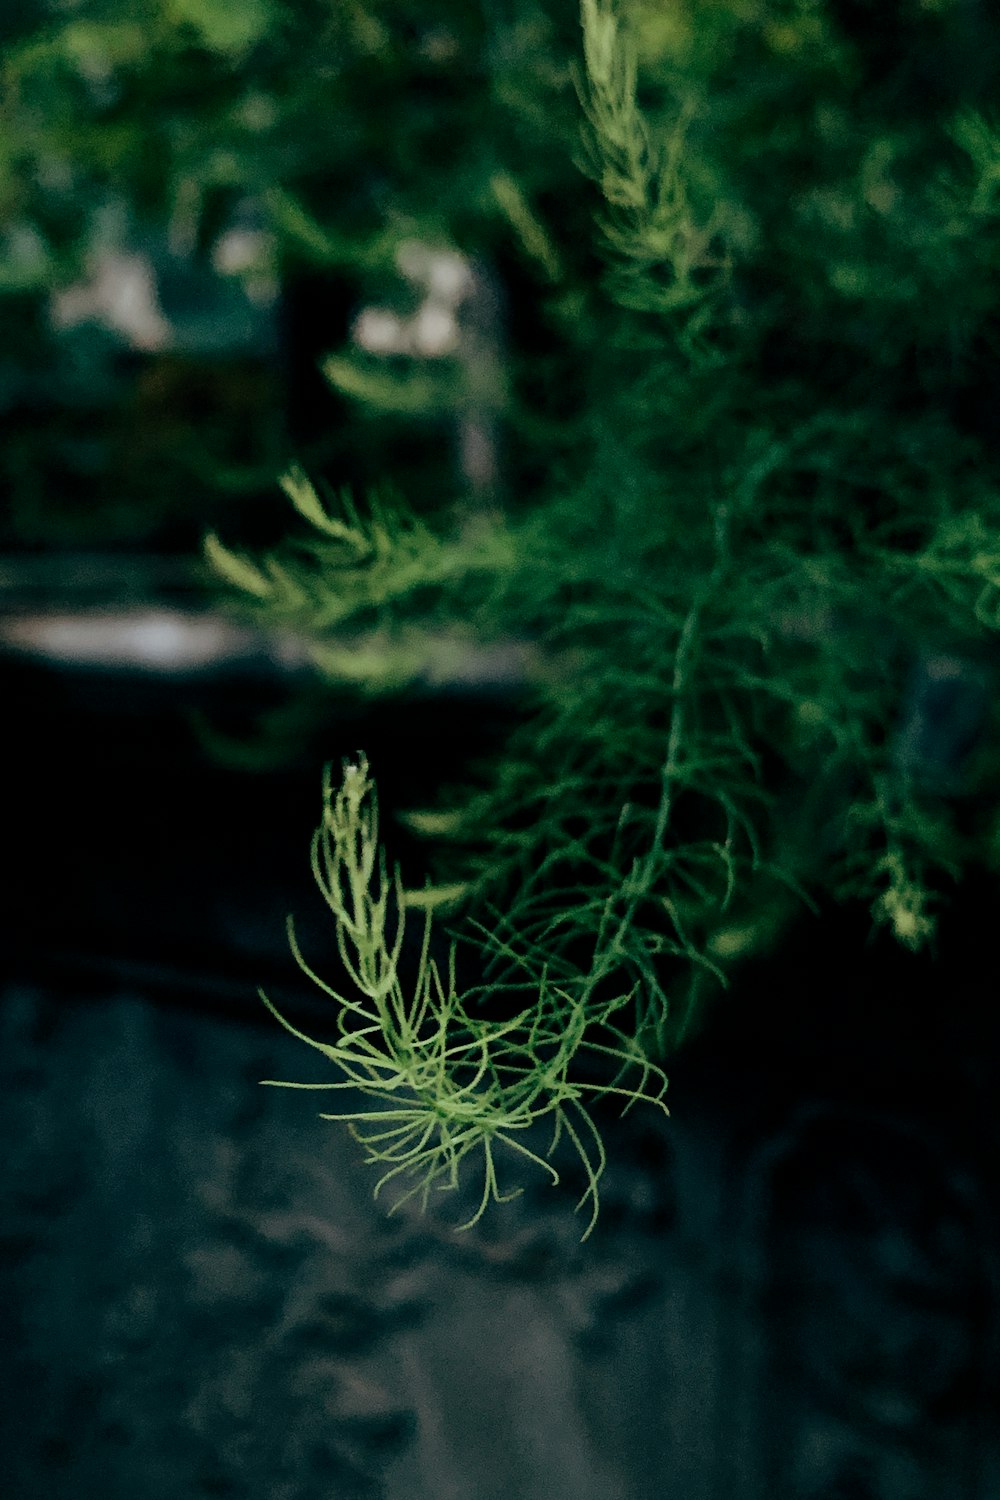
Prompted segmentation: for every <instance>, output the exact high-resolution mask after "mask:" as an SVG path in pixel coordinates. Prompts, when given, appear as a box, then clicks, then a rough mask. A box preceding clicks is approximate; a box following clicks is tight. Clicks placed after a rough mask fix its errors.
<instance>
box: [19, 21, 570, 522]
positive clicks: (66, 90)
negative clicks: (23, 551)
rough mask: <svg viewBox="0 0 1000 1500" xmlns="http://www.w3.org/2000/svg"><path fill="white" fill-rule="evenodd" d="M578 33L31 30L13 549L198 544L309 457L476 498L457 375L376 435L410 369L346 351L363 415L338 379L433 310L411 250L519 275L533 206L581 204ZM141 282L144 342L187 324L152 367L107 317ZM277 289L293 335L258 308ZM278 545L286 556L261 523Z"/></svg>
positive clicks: (25, 66)
mask: <svg viewBox="0 0 1000 1500" xmlns="http://www.w3.org/2000/svg"><path fill="white" fill-rule="evenodd" d="M552 11H553V13H552V14H551V15H550V14H548V13H547V8H546V7H545V6H543V5H538V4H529V5H522V4H517V5H514V6H507V5H506V4H485V5H484V4H480V3H475V0H458V3H454V0H453V3H449V4H447V5H445V6H443V7H436V6H433V5H428V4H427V3H426V0H383V3H376V4H369V3H363V4H362V3H354V0H344V3H332V0H297V3H295V4H294V5H292V4H282V3H279V0H242V3H241V4H239V5H238V6H233V5H229V4H225V3H222V0H136V3H135V4H132V5H129V6H128V7H127V9H126V10H125V11H124V12H123V9H122V7H121V6H120V5H117V4H115V3H113V0H77V3H73V4H56V3H50V4H42V3H38V4H35V5H33V6H31V5H26V6H25V7H23V8H20V9H19V14H18V23H19V24H18V25H16V26H15V25H14V24H13V23H12V22H10V23H8V27H7V29H8V36H7V38H6V41H5V46H4V51H3V63H2V73H0V98H2V103H3V113H4V124H5V128H4V132H3V134H2V138H0V299H2V301H0V306H2V308H3V312H4V316H5V319H6V324H7V326H8V327H9V328H11V329H12V330H16V333H17V337H16V338H15V339H14V340H8V341H7V343H8V347H7V351H6V353H5V356H4V358H3V360H2V362H0V421H2V422H3V429H4V430H3V437H4V444H3V451H4V462H3V470H2V473H0V482H2V483H3V484H4V486H5V488H6V489H7V490H8V493H9V495H10V499H11V504H10V507H9V512H8V514H9V517H10V518H12V520H13V526H14V530H15V532H16V533H17V534H18V535H20V536H21V538H22V539H23V540H27V541H29V542H36V541H42V540H45V539H51V540H53V541H56V542H77V543H79V542H86V541H88V540H90V541H94V542H97V543H100V542H102V541H105V542H106V541H114V540H115V539H116V538H117V539H121V538H128V537H129V536H132V537H143V536H145V537H146V538H151V539H154V540H155V539H158V538H159V539H163V538H164V537H166V539H167V541H168V542H173V543H174V544H177V543H178V542H181V541H183V540H184V539H185V538H187V537H189V536H190V534H191V530H192V527H193V521H194V518H195V517H200V518H201V520H202V521H204V520H206V519H207V520H208V521H209V522H212V521H214V520H216V519H217V518H218V517H219V515H220V514H221V513H223V510H224V509H225V508H226V506H227V500H228V501H231V500H233V499H243V500H244V501H246V500H259V498H260V496H261V494H262V493H263V487H264V486H265V485H266V483H267V481H268V478H273V475H274V473H275V472H277V470H278V469H279V468H280V466H281V464H282V462H284V461H285V460H287V458H288V457H289V456H290V455H291V454H292V453H293V452H294V454H295V455H297V456H298V457H300V458H303V459H308V460H309V462H310V463H311V465H312V467H313V470H314V471H315V470H316V469H320V470H322V471H324V472H330V473H331V474H334V475H335V476H336V477H337V479H338V480H340V481H343V480H344V479H349V480H352V481H355V482H361V483H367V482H369V481H371V480H373V479H374V478H375V477H376V475H377V474H378V473H379V472H380V471H384V469H385V467H386V465H387V460H388V467H389V468H390V469H392V468H396V467H398V468H404V467H405V469H406V471H407V473H408V475H409V480H410V485H411V486H412V485H413V484H414V481H415V483H416V487H417V488H418V489H420V490H421V491H423V492H424V494H425V495H426V497H427V498H428V501H429V502H430V501H431V497H433V496H434V494H435V492H436V491H440V490H441V489H442V488H443V487H449V486H450V487H451V488H454V484H455V469H456V461H455V456H454V446H455V444H454V422H455V417H456V414H460V412H461V410H462V408H463V405H464V404H467V403H468V401H469V400H472V399H475V397H474V395H470V393H469V391H468V389H467V387H468V381H466V382H465V384H464V386H463V385H462V382H457V381H456V380H455V379H451V380H448V379H444V384H445V386H446V387H447V388H448V392H449V393H450V394H448V395H447V396H446V397H445V399H443V400H442V399H441V396H440V390H439V388H440V387H441V383H442V378H443V375H442V373H441V372H436V373H435V377H434V380H431V381H429V382H428V380H427V379H424V381H423V386H422V387H421V386H420V385H419V383H417V384H414V382H413V381H412V380H411V381H410V382H409V389H408V395H407V398H406V399H405V400H404V402H403V403H402V405H401V406H400V404H399V402H398V401H397V402H395V403H394V402H393V401H392V400H383V402H382V404H381V406H380V407H379V408H378V409H377V410H376V411H375V412H374V413H370V407H371V403H370V402H369V401H367V400H365V399H364V397H365V395H366V394H367V393H368V392H369V391H370V389H371V387H372V384H373V380H372V375H373V374H374V375H375V376H377V379H376V380H375V381H374V384H375V386H376V387H377V386H378V384H379V382H382V383H383V385H384V382H385V380H386V378H387V376H388V374H389V370H388V368H387V366H391V365H393V364H395V365H396V366H399V365H400V364H403V365H405V364H406V363H407V361H406V360H405V359H402V360H398V359H397V360H395V361H393V360H389V361H386V360H385V359H378V360H375V359H371V358H368V359H366V358H364V357H363V356H362V354H361V353H360V351H359V350H357V349H356V348H355V349H353V350H350V349H348V350H347V351H346V354H347V358H348V359H349V361H350V363H351V364H352V367H353V373H352V374H349V373H348V372H347V370H346V365H345V363H344V361H342V362H341V367H340V368H341V376H342V379H341V382H340V384H341V386H342V388H344V387H346V394H345V395H344V397H343V399H342V400H341V401H339V402H338V401H337V400H335V399H334V397H333V396H332V395H331V392H330V391H329V389H328V387H327V386H326V385H325V384H324V383H323V381H322V380H321V378H320V376H319V374H318V370H317V365H318V361H319V359H320V358H321V357H322V356H324V355H326V354H328V353H330V352H331V351H332V350H335V349H337V348H340V347H341V346H344V345H345V344H346V342H347V335H348V331H349V326H350V323H351V320H352V318H353V317H354V316H355V314H356V313H357V311H358V309H359V308H360V307H362V306H363V305H365V304H366V303H368V302H371V301H374V302H381V303H386V302H388V303H389V304H390V305H394V306H395V307H396V308H397V309H398V310H399V311H400V312H401V314H403V315H406V314H409V313H412V312H413V310H414V308H415V307H416V306H417V304H418V302H419V298H420V288H419V287H417V288H415V287H414V285H413V284H412V281H410V282H408V281H407V280H406V279H405V278H404V277H402V276H401V275H400V271H399V267H398V253H399V250H400V247H401V246H402V245H404V244H405V243H406V242H407V241H408V240H409V241H415V242H417V243H421V244H429V245H431V246H436V245H444V246H460V247H461V250H462V252H463V254H464V255H465V256H466V257H467V258H468V261H469V262H470V263H471V264H483V265H486V266H488V267H489V270H490V275H491V276H494V275H495V271H496V267H497V265H498V263H499V262H502V261H504V260H505V259H506V260H516V259H517V257H518V256H519V255H520V249H519V243H520V242H519V237H518V235H517V234H515V233H514V231H513V230H512V226H511V216H512V215H513V218H514V220H516V221H517V222H518V223H519V224H520V226H521V228H522V230H523V226H524V224H525V223H526V222H528V219H530V218H531V215H532V214H533V212H534V210H533V209H532V207H531V205H532V203H533V202H534V201H535V200H536V198H537V197H538V196H539V195H540V194H542V195H544V194H545V193H546V192H547V193H549V194H550V195H551V194H554V193H556V192H557V191H558V190H559V187H560V185H561V184H563V183H564V181H565V170H566V155H567V149H568V147H567V141H568V138H569V135H570V133H571V131H572V130H573V128H575V127H574V122H573V111H574V98H573V88H572V81H571V77H570V67H569V58H570V56H571V52H572V46H573V42H572V28H573V17H572V15H570V14H567V15H560V14H559V11H560V8H559V7H553V8H552ZM504 184H506V188H507V190H506V191H505V188H504ZM511 184H518V187H517V188H516V189H515V192H514V195H513V196H512V195H511V191H510V185H511ZM577 196H578V197H579V195H577ZM526 215H527V218H526V217H525V216H526ZM577 217H578V221H579V224H580V227H581V234H580V235H579V242H580V243H581V244H586V236H585V234H584V233H583V232H582V230H583V227H584V224H585V217H584V216H583V215H581V214H580V210H579V207H578V209H577ZM532 222H534V221H533V220H532ZM234 226H236V228H237V229H239V228H240V227H243V228H247V227H248V226H249V227H250V228H251V229H252V231H253V233H252V236H251V239H252V242H253V243H252V245H251V246H250V248H249V250H248V249H247V245H250V241H249V240H248V241H247V245H245V246H244V249H243V254H244V258H245V259H246V257H247V256H249V259H248V260H246V263H241V264H240V265H239V266H238V267H237V268H236V269H233V268H232V267H231V266H227V265H226V264H225V260H226V248H225V247H226V243H227V241H226V236H227V234H231V232H232V230H233V227H234ZM570 227H571V226H570V224H567V225H566V228H567V229H569V228H570ZM522 238H523V236H522ZM220 247H221V251H220ZM535 249H536V251H537V246H536V247H535ZM138 256H142V257H145V260H146V262H147V263H148V264H149V266H150V268H151V271H152V275H153V278H154V286H153V291H152V298H153V303H152V306H151V308H149V309H147V319H146V321H147V323H149V322H150V319H154V320H155V319H156V318H157V317H161V319H165V321H166V323H167V324H168V325H169V328H168V329H167V331H166V333H165V336H164V337H163V338H162V339H159V340H156V339H155V338H154V337H153V335H149V336H148V343H152V344H153V345H155V347H146V348H143V347H142V335H140V336H139V338H138V348H137V339H136V336H135V334H134V329H133V330H132V332H131V333H130V331H129V329H123V327H122V326H121V323H122V316H123V315H122V314H121V313H120V311H119V313H117V314H115V313H111V314H109V313H108V310H107V307H106V306H103V307H101V306H96V304H100V303H101V298H102V295H103V298H104V303H106V302H107V300H108V296H109V289H108V287H107V286H106V285H103V284H102V283H101V275H102V271H101V268H102V266H104V267H105V275H106V276H107V274H108V272H107V269H106V268H107V264H108V260H109V257H112V258H113V257H118V264H117V272H116V274H117V275H118V278H119V282H120V280H121V273H122V270H123V268H124V269H125V270H126V271H127V272H129V274H131V275H132V276H133V278H134V277H135V276H137V275H139V274H140V272H139V270H138V269H137V264H136V257H138ZM571 258H572V257H571ZM126 262H128V263H129V264H126ZM220 265H221V269H220ZM526 268H527V270H528V273H529V275H530V274H531V270H532V268H531V266H530V264H528V263H527V262H526ZM503 280H504V278H503V276H501V277H500V281H503ZM233 282H236V283H238V284H239V288H240V289H241V290H242V291H243V292H244V294H245V296H244V300H243V302H242V303H240V301H239V298H238V296H237V295H236V293H235V292H234V289H233V286H232V283H233ZM81 285H83V286H89V287H90V289H91V302H92V304H95V309H96V310H94V311H93V315H92V316H90V317H82V318H81V317H80V315H79V313H78V314H77V322H76V323H75V324H74V326H71V327H66V326H63V325H64V323H65V307H66V306H67V304H66V301H65V295H63V300H62V301H60V294H65V293H66V292H67V289H72V288H79V287H80V286H81ZM95 287H96V290H95ZM269 287H270V288H272V289H273V290H274V291H275V292H276V293H277V294H278V301H277V304H276V307H275V309H274V315H273V318H272V323H273V325H274V326H272V327H269V326H268V320H267V317H266V316H265V313H264V312H262V311H261V309H260V306H259V304H260V303H261V301H262V298H264V297H265V295H266V293H267V290H268V288H269ZM119 290H120V288H119ZM513 290H514V289H513V288H512V293H513ZM134 295H135V296H136V297H139V298H140V300H141V289H139V290H134ZM77 299H78V300H79V294H78V293H77ZM248 299H249V300H248ZM255 299H256V303H257V304H258V306H257V324H256V325H254V321H253V315H254V300H255ZM61 309H62V310H63V311H62V314H61V311H60V310H61ZM213 309H214V313H213ZM61 316H62V319H63V325H61V323H60V318H61ZM213 316H214V319H215V324H216V325H218V326H215V327H210V326H209V325H211V324H212V319H213ZM116 317H117V319H118V322H117V325H116ZM241 319H242V322H243V323H244V324H247V323H248V324H249V325H250V326H249V331H248V330H247V329H243V330H242V332H241V327H240V323H241ZM515 321H516V319H515ZM134 322H135V319H134V318H133V323H134ZM255 326H256V334H255V333H254V327H255ZM227 330H228V338H229V344H230V347H229V349H228V350H227V349H226V348H225V347H224V346H225V341H226V338H227ZM533 341H534V334H533V331H532V333H531V336H530V338H529V343H530V342H533ZM220 344H221V345H222V346H223V347H222V349H221V353H222V354H223V355H226V356H227V358H224V359H222V362H221V363H220V362H219V359H220V348H219V345H220ZM548 357H549V359H551V357H552V351H551V349H550V350H549V353H548ZM165 361H166V362H167V363H168V369H167V370H166V371H161V370H160V369H159V368H158V367H159V366H160V365H161V363H164V362H165ZM234 362H235V365H236V368H235V369H234V368H233V365H234ZM178 366H180V368H178ZM396 373H397V374H400V373H402V374H403V375H405V374H406V373H407V372H406V371H402V372H400V371H399V370H398V369H397V370H396ZM466 373H468V372H466ZM555 373H557V372H555V371H553V370H551V369H549V368H548V366H547V364H546V362H545V361H544V360H542V361H540V368H539V373H538V375H537V376H536V379H535V381H534V386H533V391H532V392H531V401H530V403H529V404H530V405H537V401H538V396H539V392H540V391H541V390H542V388H543V384H544V386H546V387H548V386H550V385H553V384H554V386H556V387H557V386H558V384H559V382H558V381H555V382H552V381H551V380H550V379H549V377H550V376H551V375H553V374H555ZM366 378H367V384H366ZM170 385H173V387H174V390H175V394H176V398H177V399H176V402H175V401H173V400H172V399H168V398H167V397H166V387H168V386H170ZM421 390H423V394H421ZM359 396H360V397H361V399H358V397H359ZM203 399H204V405H203V404H202V402H203ZM498 399H499V398H498ZM479 400H480V405H482V396H480V398H479ZM494 404H496V402H494ZM546 404H549V403H546V402H543V403H542V407H541V411H537V412H536V413H535V414H534V417H533V421H534V425H535V426H536V427H537V425H538V423H539V422H540V421H542V420H543V419H544V418H543V414H544V409H545V405H546ZM192 405H195V406H197V407H198V408H199V410H200V421H199V422H198V423H196V424H191V423H190V422H189V421H188V419H187V415H186V412H187V411H188V410H189V409H190V407H191V406H192ZM526 410H527V407H526ZM415 414H416V415H417V416H418V417H419V421H417V422H416V423H414V421H413V420H412V418H413V416H414V415H415ZM139 432H141V433H142V434H143V435H142V437H141V438H140V442H139V451H138V452H137V451H136V450H135V448H134V447H133V445H132V443H131V441H130V435H131V434H135V433H139ZM539 438H540V439H541V441H539ZM525 441H526V442H527V444H528V448H527V449H526V450H525V451H524V453H523V456H522V457H520V458H518V459H517V460H516V464H517V465H524V466H526V465H528V464H530V463H535V464H536V465H537V464H538V463H540V462H542V461H543V454H544V453H545V451H546V442H549V443H550V442H551V433H542V432H539V433H538V434H537V435H536V438H535V441H534V442H532V440H531V438H530V436H528V435H527V434H526V435H525ZM150 448H151V449H152V452H151V453H150V452H148V451H143V449H147V450H148V449H150ZM529 449H530V451H528V450H529ZM518 451H519V452H520V448H519V449H518ZM150 458H152V460H153V463H152V465H150V462H149V460H150ZM137 470H138V475H137V472H136V471H137ZM228 509H229V512H230V524H231V525H232V524H235V525H239V524H240V522H239V521H238V520H237V519H236V515H235V513H234V512H233V511H232V506H231V504H230V505H229V506H228ZM178 521H179V522H180V523H181V524H180V529H179V530H177V529H176V525H175V523H176V522H178ZM257 524H258V525H261V524H262V525H263V526H264V528H265V530H266V525H267V519H266V513H264V512H263V511H262V510H261V508H260V507H259V506H258V507H257ZM172 527H173V528H174V529H172Z"/></svg>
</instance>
